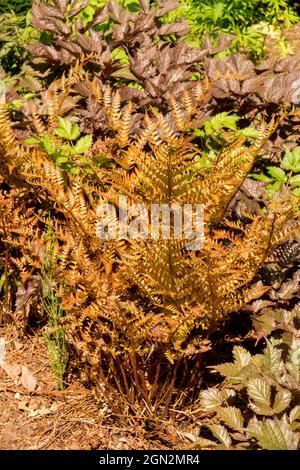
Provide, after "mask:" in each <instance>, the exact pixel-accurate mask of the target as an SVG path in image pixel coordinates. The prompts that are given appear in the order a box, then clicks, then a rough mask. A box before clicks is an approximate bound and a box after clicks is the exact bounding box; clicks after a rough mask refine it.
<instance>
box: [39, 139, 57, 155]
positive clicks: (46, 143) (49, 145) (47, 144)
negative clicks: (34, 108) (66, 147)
mask: <svg viewBox="0 0 300 470" xmlns="http://www.w3.org/2000/svg"><path fill="white" fill-rule="evenodd" d="M42 144H43V147H44V149H45V151H46V152H47V154H48V155H53V154H54V152H55V145H54V143H53V142H52V140H51V137H50V136H49V134H44V135H43V139H42Z"/></svg>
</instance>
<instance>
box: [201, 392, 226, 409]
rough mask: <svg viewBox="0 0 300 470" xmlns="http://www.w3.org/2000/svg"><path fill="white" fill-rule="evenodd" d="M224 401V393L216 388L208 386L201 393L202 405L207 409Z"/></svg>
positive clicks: (213, 407) (215, 406)
mask: <svg viewBox="0 0 300 470" xmlns="http://www.w3.org/2000/svg"><path fill="white" fill-rule="evenodd" d="M223 401H224V398H223V397H222V393H221V392H220V391H219V390H217V389H216V388H208V389H206V390H203V391H202V392H201V393H200V406H201V407H202V408H203V409H204V410H206V411H208V410H213V409H215V408H217V407H218V406H221V405H222V403H223Z"/></svg>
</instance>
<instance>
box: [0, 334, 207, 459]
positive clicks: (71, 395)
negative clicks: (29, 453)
mask: <svg viewBox="0 0 300 470" xmlns="http://www.w3.org/2000/svg"><path fill="white" fill-rule="evenodd" d="M0 338H4V339H5V341H6V352H7V354H6V361H7V362H9V363H10V364H19V365H20V366H26V367H27V368H28V369H30V371H31V372H32V374H33V375H34V377H35V378H36V379H37V386H36V388H35V390H34V391H33V392H30V391H28V390H27V389H26V388H25V387H24V386H23V385H22V383H21V376H20V375H17V376H15V377H12V376H10V375H8V374H7V372H5V371H4V370H3V369H2V368H1V367H0V449H1V450H4V449H6V450H20V449H26V450H27V449H28V450H47V449H60V450H68V449H82V450H84V449H85V450H89V449H100V450H107V449H122V450H129V449H141V450H150V449H188V448H190V447H191V445H192V442H193V441H195V440H196V439H197V435H198V432H199V424H200V423H198V422H197V421H195V420H192V421H191V420H189V419H186V417H185V416H184V414H183V415H180V414H179V415H178V416H179V419H178V422H175V421H174V420H169V421H165V422H163V423H161V425H160V430H159V431H157V430H156V431H155V432H153V430H151V429H150V430H149V429H147V426H146V425H145V423H141V422H140V421H137V422H136V423H134V425H133V424H132V422H131V423H130V420H128V419H126V417H125V418H124V417H122V416H120V417H119V418H118V417H116V416H115V415H113V414H112V412H111V410H110V409H109V408H108V406H107V405H106V403H101V402H99V399H98V400H97V399H96V398H95V397H94V395H93V392H92V391H90V390H87V389H85V388H83V387H82V385H81V384H79V383H78V380H77V379H76V378H74V379H72V380H71V381H70V382H71V383H70V384H69V385H68V387H67V388H66V389H65V390H63V391H59V390H57V388H56V380H55V376H54V374H53V371H52V367H51V363H50V360H49V357H48V353H47V348H46V345H45V343H44V341H43V338H42V337H41V336H39V335H33V336H24V335H23V336H20V335H19V333H18V330H17V329H16V328H15V327H14V326H13V325H4V326H1V325H0Z"/></svg>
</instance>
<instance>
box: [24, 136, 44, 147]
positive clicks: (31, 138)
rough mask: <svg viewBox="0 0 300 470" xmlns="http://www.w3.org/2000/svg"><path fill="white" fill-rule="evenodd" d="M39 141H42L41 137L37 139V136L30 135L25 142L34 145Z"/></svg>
mask: <svg viewBox="0 0 300 470" xmlns="http://www.w3.org/2000/svg"><path fill="white" fill-rule="evenodd" d="M39 143H40V139H37V138H35V137H28V139H25V140H24V144H27V145H34V144H39Z"/></svg>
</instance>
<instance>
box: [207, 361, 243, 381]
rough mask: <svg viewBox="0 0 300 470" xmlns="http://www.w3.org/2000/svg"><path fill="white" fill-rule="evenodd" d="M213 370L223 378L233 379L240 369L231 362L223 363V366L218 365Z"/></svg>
mask: <svg viewBox="0 0 300 470" xmlns="http://www.w3.org/2000/svg"><path fill="white" fill-rule="evenodd" d="M213 369H214V370H215V371H216V372H219V373H220V374H221V375H222V376H223V377H235V376H237V375H238V374H239V372H240V368H239V366H237V365H236V364H234V363H233V362H224V364H218V365H217V366H214V367H213Z"/></svg>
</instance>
